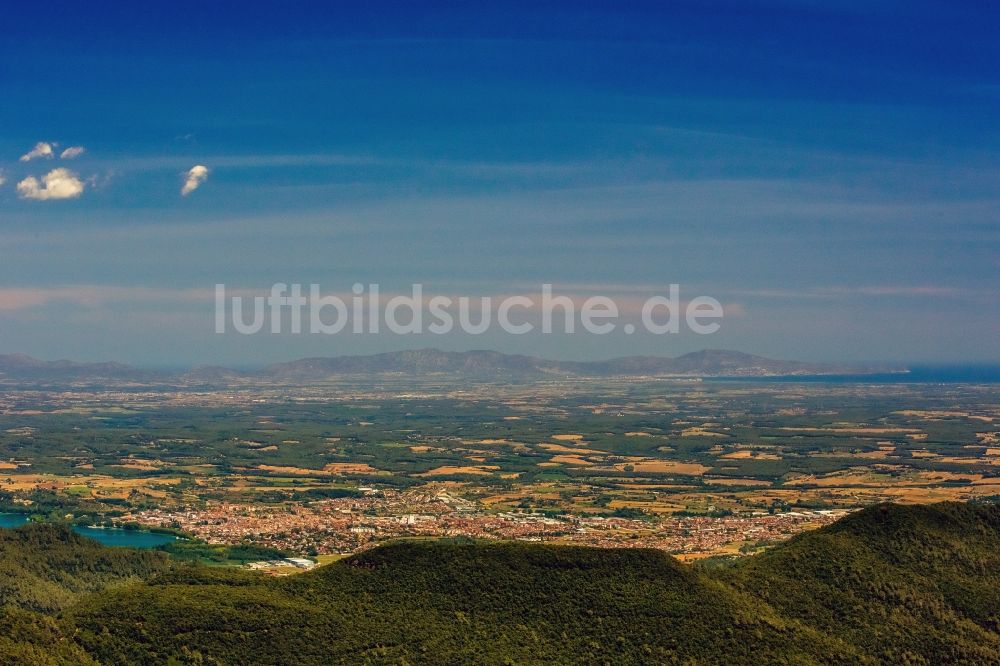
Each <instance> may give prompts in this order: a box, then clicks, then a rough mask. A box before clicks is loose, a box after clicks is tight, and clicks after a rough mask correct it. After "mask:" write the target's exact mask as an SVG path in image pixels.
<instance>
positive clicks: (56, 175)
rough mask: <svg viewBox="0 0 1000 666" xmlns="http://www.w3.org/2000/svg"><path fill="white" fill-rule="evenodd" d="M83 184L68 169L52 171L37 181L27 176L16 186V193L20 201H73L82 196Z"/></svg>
mask: <svg viewBox="0 0 1000 666" xmlns="http://www.w3.org/2000/svg"><path fill="white" fill-rule="evenodd" d="M83 188H84V184H83V181H82V180H80V177H79V176H78V175H77V174H76V173H74V172H73V171H70V170H69V169H53V170H52V171H50V172H48V173H47V174H45V175H44V176H42V180H41V181H39V180H38V179H37V178H35V177H34V176H28V177H27V178H25V179H24V180H22V181H21V182H20V183H18V184H17V193H18V194H19V195H20V196H21V198H22V199H34V200H35V201H48V200H54V199H75V198H77V197H78V196H80V195H81V194H83Z"/></svg>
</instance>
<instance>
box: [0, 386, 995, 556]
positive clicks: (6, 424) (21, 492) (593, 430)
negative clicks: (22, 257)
mask: <svg viewBox="0 0 1000 666" xmlns="http://www.w3.org/2000/svg"><path fill="white" fill-rule="evenodd" d="M0 420H2V423H0V425H2V427H0V467H2V470H0V498H2V501H3V502H4V505H5V506H7V507H8V508H10V509H12V510H18V511H39V512H45V513H53V512H54V513H57V514H62V515H65V514H66V513H69V514H70V515H73V516H81V515H85V516H88V517H90V518H98V519H100V520H106V519H108V518H109V517H110V518H113V519H127V520H135V521H138V522H143V523H153V524H157V525H159V526H170V527H174V528H177V529H184V530H190V531H194V532H195V533H199V534H201V535H202V536H211V537H212V538H213V539H214V540H216V541H220V542H226V541H229V542H237V541H242V540H246V539H251V540H258V537H260V538H261V539H263V538H264V537H263V536H261V535H265V534H272V535H277V534H284V535H285V536H283V537H281V538H279V537H277V536H274V537H273V538H272V539H271V540H270V541H268V542H267V543H266V545H269V546H276V547H288V546H295V548H296V549H298V550H315V551H316V552H320V553H322V552H329V553H335V552H347V551H351V550H354V549H357V548H358V547H361V546H364V545H365V544H367V543H373V542H377V541H379V540H380V538H381V537H382V536H398V535H400V534H403V535H406V534H423V533H424V532H427V533H428V534H431V535H434V534H438V533H446V534H448V533H458V534H465V533H468V534H470V535H473V536H483V535H484V534H485V535H487V536H488V535H491V534H496V535H499V536H515V537H525V538H532V539H535V538H538V539H542V538H547V539H562V540H570V541H579V540H583V541H584V542H590V541H599V542H600V543H612V544H613V543H615V542H627V541H629V540H633V541H636V540H637V541H638V542H639V543H641V544H643V545H650V544H651V543H652V545H661V546H662V547H665V548H667V549H668V550H672V551H674V552H677V551H678V548H677V547H676V544H677V543H679V542H678V541H677V540H676V539H674V540H670V539H666V540H665V541H664V540H662V539H661V541H656V535H657V534H661V536H662V531H663V529H666V528H664V525H665V524H671V525H675V527H676V528H677V529H679V530H681V531H683V530H685V529H687V528H686V527H685V526H684V525H683V524H680V523H678V521H681V520H685V519H717V520H722V521H726V520H729V521H730V522H732V521H739V520H743V519H745V518H747V517H753V516H762V515H783V514H788V513H790V512H792V513H794V512H799V513H802V512H813V513H811V514H809V515H811V516H812V517H813V518H815V519H816V520H813V521H810V520H801V521H795V522H796V524H801V525H811V524H813V523H816V524H820V523H823V522H824V520H823V519H822V518H823V516H824V515H826V516H836V515H839V514H840V512H843V511H850V510H854V509H857V508H860V507H862V506H866V505H869V504H873V503H877V502H881V501H895V502H904V503H928V502H936V501H943V500H966V501H968V500H977V501H978V500H989V499H992V498H995V497H997V496H1000V395H998V393H997V390H996V388H995V386H991V385H971V384H949V385H945V384H942V385H930V384H864V383H840V384H836V383H830V384H825V383H807V382H803V383H793V382H767V381H746V382H735V381H712V380H702V381H695V380H690V379H686V380H678V379H658V380H638V381H637V380H635V379H630V380H627V381H625V380H620V381H617V380H613V379H601V380H586V379H578V378H575V379H561V380H553V381H541V382H539V381H534V382H525V383H510V384H507V385H499V386H498V385H497V384H495V383H493V384H490V385H486V384H476V383H464V384H461V385H456V384H455V383H454V382H452V383H448V382H435V381H433V380H428V381H425V382H420V381H413V380H405V381H403V380H393V379H385V380H381V381H378V382H373V381H370V380H369V381H361V380H358V381H353V382H352V381H343V382H340V383H337V384H329V385H322V386H309V387H295V386H288V385H278V384H275V385H260V386H252V387H247V386H243V387H238V388H233V387H226V388H225V389H207V388H205V387H197V386H196V387H187V386H174V387H145V386H140V387H128V388H122V387H113V388H112V387H94V386H80V387H61V388H51V389H48V390H32V391H23V390H17V389H16V388H10V389H8V390H6V391H5V392H4V393H3V394H2V397H0ZM234 507H235V508H234ZM241 508H242V509H241ZM43 510H44V511H43ZM241 510H244V512H245V513H247V514H248V515H249V514H252V516H256V517H255V518H253V519H251V518H247V520H246V521H244V522H245V524H242V527H235V526H234V524H235V522H236V519H235V518H234V517H233V516H234V515H235V514H236V513H239V512H240V511H241ZM234 512H235V513H234ZM816 512H826V513H825V514H824V513H816ZM345 515H348V516H365V517H367V518H369V519H370V520H369V521H368V522H363V521H362V522H359V521H358V520H355V519H353V518H352V519H351V520H349V521H348V522H343V521H341V520H340V519H341V518H343V517H344V516H345ZM802 515H806V514H802ZM291 516H296V518H295V519H293V518H291ZM444 516H451V517H452V518H448V519H446V518H444ZM383 519H384V520H383ZM219 520H221V521H223V522H224V523H225V524H226V525H227V526H229V527H227V530H229V531H227V530H219V531H218V533H213V532H211V530H208V528H206V527H205V526H204V525H200V524H202V523H213V522H217V521H219ZM498 520H502V521H507V522H505V523H503V524H500V525H499V526H497V524H495V523H496V521H498ZM547 520H549V521H553V523H555V524H553V523H550V522H546V521H547ZM338 521H340V522H338ZM380 521H381V522H380ZM386 521H388V522H386ZM469 521H473V522H472V524H470V523H469ZM581 521H582V522H581ZM597 521H604V522H597ZM616 521H617V522H616ZM670 521H673V523H671V522H670ZM826 522H828V521H826ZM432 523H433V525H432ZM508 523H509V524H508ZM728 524H729V523H724V524H723V527H725V526H726V525H728ZM268 525H274V526H275V527H273V529H268V528H267V526H268ZM387 525H391V526H392V527H391V529H387ZM400 525H402V526H403V527H402V528H399V527H398V526H400ZM595 525H599V527H600V529H596V528H595V527H594V526H595ZM678 525H679V527H678ZM432 527H433V529H432ZM199 528H204V529H202V530H201V532H199V531H198V529H199ZM591 528H594V529H596V531H597V532H599V535H598V536H595V537H594V539H590V540H588V539H587V538H584V537H581V536H579V535H580V534H586V533H588V530H590V531H593V530H591ZM337 530H341V531H343V532H344V534H339V533H338V534H336V535H333V534H334V533H335V532H337ZM292 532H294V533H295V534H297V535H299V536H297V537H296V538H295V539H294V540H293V539H291V537H289V536H288V534H290V533H292ZM750 532H752V530H751V531H750ZM303 533H305V534H306V535H307V536H305V537H301V535H302V534H303ZM311 533H315V534H325V535H326V536H325V537H324V538H323V539H319V540H315V539H314V540H312V541H311V540H310V538H309V537H308V534H311ZM345 534H346V535H349V536H350V538H346V539H345V538H344V535H345ZM331 535H333V536H331ZM741 535H742V537H746V538H740V539H737V540H735V541H733V540H730V541H727V542H726V543H725V544H723V545H725V547H726V548H729V549H730V550H731V549H733V548H734V547H735V548H739V547H744V548H751V549H752V546H753V543H755V540H754V539H752V538H750V537H749V536H747V534H744V533H741ZM768 535H770V532H768ZM765 536H766V535H765ZM771 536H773V535H771ZM300 537H301V538H300ZM664 538H665V537H664ZM265 540H266V539H265ZM651 540H652V542H651ZM671 544H673V545H671ZM720 548H722V545H720ZM706 552H708V551H706Z"/></svg>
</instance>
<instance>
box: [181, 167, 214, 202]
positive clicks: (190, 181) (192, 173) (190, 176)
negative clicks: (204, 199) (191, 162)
mask: <svg viewBox="0 0 1000 666" xmlns="http://www.w3.org/2000/svg"><path fill="white" fill-rule="evenodd" d="M206 180H208V167H206V166H202V165H201V164H196V165H195V166H193V167H191V168H190V169H189V170H188V172H187V174H185V176H184V187H182V188H181V196H182V197H186V196H187V195H189V194H191V193H192V192H194V191H195V190H197V189H198V188H199V187H201V184H202V183H204V182H205V181H206Z"/></svg>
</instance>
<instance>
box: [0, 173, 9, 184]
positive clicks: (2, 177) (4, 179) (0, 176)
mask: <svg viewBox="0 0 1000 666" xmlns="http://www.w3.org/2000/svg"><path fill="white" fill-rule="evenodd" d="M6 182H7V176H5V175H4V172H3V171H0V185H3V184H4V183H6Z"/></svg>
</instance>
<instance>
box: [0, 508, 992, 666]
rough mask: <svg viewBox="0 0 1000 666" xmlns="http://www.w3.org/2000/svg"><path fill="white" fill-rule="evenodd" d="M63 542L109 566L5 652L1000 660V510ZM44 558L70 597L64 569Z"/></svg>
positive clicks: (128, 659) (132, 659) (68, 658)
mask: <svg viewBox="0 0 1000 666" xmlns="http://www.w3.org/2000/svg"><path fill="white" fill-rule="evenodd" d="M36 531H37V534H36ZM12 534H13V536H10V539H11V540H13V541H14V542H17V541H20V542H22V545H21V546H20V550H17V551H16V552H18V553H20V554H21V556H25V555H27V556H29V557H30V554H31V553H32V552H34V553H35V554H36V555H37V556H38V557H40V558H43V559H44V558H45V557H46V556H45V553H44V551H45V547H44V546H41V544H43V543H45V539H46V538H48V539H49V542H51V538H52V537H53V535H54V534H55V533H54V532H51V531H50V532H49V533H46V532H45V531H44V530H43V529H40V528H37V527H35V528H25V529H23V530H20V531H18V532H16V533H12ZM63 536H66V535H65V534H64V535H63ZM65 549H66V550H69V551H74V550H79V552H80V553H81V555H80V556H79V559H81V560H83V561H87V560H88V559H90V558H94V559H92V560H91V561H92V562H95V563H96V562H104V564H101V565H99V566H98V565H97V564H93V565H92V566H91V567H89V568H86V567H85V568H84V569H81V570H80V572H79V574H78V575H77V576H74V577H72V578H71V579H69V581H70V583H72V582H73V581H76V580H77V579H79V580H85V581H90V582H87V583H85V584H83V583H76V585H77V587H76V588H74V589H73V590H71V591H69V592H68V593H67V594H68V595H71V596H67V597H66V600H68V601H66V600H64V601H63V603H61V604H58V605H55V606H53V605H50V606H49V608H57V607H62V608H63V610H62V612H61V613H59V614H58V615H42V614H40V613H30V612H27V611H15V610H8V612H7V614H6V615H5V616H4V618H3V621H4V622H8V623H20V624H19V626H21V625H23V628H20V629H11V630H9V631H4V632H2V633H3V635H5V636H7V637H8V638H7V639H5V641H0V662H3V663H6V662H4V659H3V657H4V655H5V654H8V653H9V650H11V649H21V650H36V651H38V654H39V655H40V656H39V660H36V661H34V662H32V661H25V660H21V661H18V663H87V660H88V659H94V660H96V661H97V662H98V663H106V664H134V663H145V664H158V663H173V664H180V663H187V664H339V663H344V664H355V663H409V664H417V663H427V664H440V663H455V664H460V663H486V664H489V663H496V664H502V663H667V664H670V663H676V664H696V663H706V664H763V663H779V664H780V663H786V664H812V663H815V664H858V663H871V664H875V663H886V664H942V663H966V664H991V663H1000V633H998V619H1000V601H998V599H997V597H998V595H997V593H998V592H1000V580H998V575H997V572H998V571H1000V507H996V506H973V505H960V504H941V505H934V506H925V507H900V506H880V507H874V508H871V509H867V510H865V511H862V512H859V513H856V514H854V515H852V516H850V517H849V518H846V519H844V520H842V521H840V522H838V523H837V524H835V525H832V526H830V527H828V528H824V529H821V530H817V531H815V532H811V533H807V534H804V535H801V536H799V537H797V538H795V539H792V540H790V541H788V542H786V543H784V544H782V545H779V546H776V547H774V548H773V549H771V550H769V551H767V552H766V553H764V554H762V555H759V556H757V557H754V558H748V559H745V560H741V561H739V562H738V563H737V564H735V565H733V566H729V567H721V568H708V567H690V566H687V565H683V564H681V563H679V562H677V561H676V560H674V559H673V558H671V557H669V556H667V555H664V554H663V553H661V552H658V551H649V550H627V549H621V550H600V549H590V548H580V547H563V546H550V545H538V544H526V543H458V542H433V541H412V542H401V543H397V544H392V545H388V546H385V547H382V548H378V549H375V550H372V551H368V552H366V553H363V554H360V555H357V556H354V557H351V558H347V559H345V560H342V561H339V562H337V563H334V564H331V565H329V566H326V567H322V568H320V569H317V570H314V571H312V572H309V573H305V574H301V575H297V576H292V577H287V578H268V577H265V576H261V575H258V574H253V573H249V572H244V571H240V570H235V569H228V568H218V567H191V566H179V567H175V568H169V569H165V568H164V566H163V565H162V563H160V562H159V561H155V560H156V556H155V555H151V554H148V553H147V554H145V555H148V556H150V557H152V558H153V560H150V561H148V562H145V563H142V564H138V563H140V562H142V557H143V556H141V555H139V554H135V553H132V552H130V551H118V552H120V553H129V557H136V558H138V559H136V560H135V562H136V563H137V566H139V567H140V568H143V567H144V571H145V572H146V573H141V572H138V570H137V569H132V570H131V572H129V571H127V570H126V568H118V569H114V566H115V565H114V564H109V563H113V562H115V561H116V560H115V558H114V557H113V556H111V555H108V554H107V553H106V549H102V548H100V547H97V546H95V545H93V544H92V543H85V544H80V543H77V542H68V543H67V545H66V546H65ZM84 553H87V554H86V555H84ZM101 553H104V554H103V555H102V554H101ZM102 557H103V558H107V557H111V558H112V559H111V560H102V559H101V558H102ZM15 559H16V558H15ZM62 561H63V562H67V561H70V560H66V559H65V556H64V559H63V560H62ZM33 566H35V569H34V570H33V575H35V576H36V577H37V578H38V579H40V580H42V582H43V587H44V586H54V588H53V589H63V585H64V580H63V579H59V576H60V575H62V574H60V573H58V572H57V571H56V569H57V568H58V567H51V568H39V565H33ZM108 566H111V567H112V569H114V573H113V574H112V575H110V576H109V577H108V578H107V579H106V581H107V582H106V584H110V585H111V587H109V588H108V589H105V590H103V591H100V592H97V593H93V594H83V593H82V592H81V591H80V590H81V589H82V587H83V586H86V585H95V584H96V583H94V582H93V581H94V580H95V579H93V578H88V576H90V573H85V572H92V571H94V570H105V569H106V568H107V567H108ZM146 574H150V575H152V578H151V579H150V580H148V581H147V582H144V583H128V584H125V585H120V584H117V583H116V582H114V581H115V580H121V579H122V578H127V577H129V576H131V575H146ZM44 589H49V588H48V587H44ZM81 595H82V596H81ZM20 599H21V600H22V601H20V602H18V603H20V605H21V606H22V607H39V605H38V604H37V603H36V602H35V601H34V600H33V599H32V598H31V597H30V595H21V597H20ZM8 605H11V602H8ZM21 636H23V637H25V640H23V641H20V642H19V640H20V638H19V637H21ZM12 637H18V638H12ZM46 656H48V657H51V658H52V659H53V661H52V662H45V661H43V660H41V658H42V657H46Z"/></svg>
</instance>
